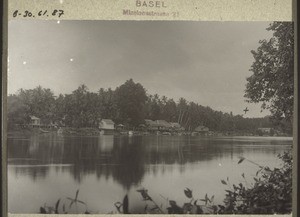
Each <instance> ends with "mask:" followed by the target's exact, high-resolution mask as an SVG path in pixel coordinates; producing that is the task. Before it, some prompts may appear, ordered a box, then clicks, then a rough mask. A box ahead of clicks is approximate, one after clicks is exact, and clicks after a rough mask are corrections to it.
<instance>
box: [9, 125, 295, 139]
mask: <svg viewBox="0 0 300 217" xmlns="http://www.w3.org/2000/svg"><path fill="white" fill-rule="evenodd" d="M52 132H56V133H58V134H61V135H77V136H97V135H129V136H132V135H140V136H146V135H169V136H205V137H212V136H213V137H215V136H218V137H219V136H259V137H291V136H292V135H288V134H284V133H281V134H274V135H268V134H258V133H256V132H245V131H224V132H215V131H209V132H206V133H198V132H189V131H180V132H178V131H173V132H172V131H147V130H144V131H139V130H113V131H109V132H106V131H105V130H104V131H103V130H102V131H101V130H99V129H98V128H91V127H90V128H89V127H85V128H74V127H61V128H51V129H48V128H47V129H44V128H29V127H27V128H14V129H9V130H8V134H12V133H13V134H14V133H17V134H31V133H41V134H43V133H52Z"/></svg>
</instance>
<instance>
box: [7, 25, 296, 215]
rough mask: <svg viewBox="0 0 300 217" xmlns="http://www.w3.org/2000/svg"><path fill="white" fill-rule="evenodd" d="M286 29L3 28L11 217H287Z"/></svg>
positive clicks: (290, 79) (289, 113) (290, 35)
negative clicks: (17, 216)
mask: <svg viewBox="0 0 300 217" xmlns="http://www.w3.org/2000/svg"><path fill="white" fill-rule="evenodd" d="M293 28H294V27H293V23H292V22H237V21H236V22H212V21H210V22H208V21H100V20H98V21H97V20H94V21H88V20H86V21H83V20H12V21H9V23H8V82H7V90H8V96H7V129H8V130H7V137H8V138H7V173H8V174H7V179H8V198H7V199H8V212H9V213H53V214H291V212H292V162H293V159H292V150H293V148H292V146H293V145H292V144H293V134H292V132H293V102H294V30H293Z"/></svg>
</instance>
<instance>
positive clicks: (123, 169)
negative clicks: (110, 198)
mask: <svg viewBox="0 0 300 217" xmlns="http://www.w3.org/2000/svg"><path fill="white" fill-rule="evenodd" d="M287 144H291V141H290V140H285V141H281V140H272V139H269V140H264V139H253V140H252V141H251V139H249V138H248V139H247V140H245V139H243V138H240V139H239V138H214V139H211V138H205V137H204V138H201V137H183V136H181V137H175V136H135V137H127V136H112V135H107V136H97V137H76V136H69V137H68V136H66V137H64V136H60V135H58V134H55V133H50V134H32V135H30V136H27V137H17V136H16V137H14V136H10V137H9V138H8V158H9V161H8V162H9V165H12V168H13V171H14V173H15V175H16V176H17V175H22V174H23V175H27V176H30V177H31V178H32V180H34V181H35V180H37V179H45V178H46V177H47V175H48V173H49V168H50V166H49V165H52V166H53V165H59V167H57V168H56V170H57V171H60V172H68V173H70V174H71V175H72V177H73V178H74V180H76V181H77V182H78V183H81V182H82V180H83V179H84V177H85V176H87V175H89V174H93V175H96V177H97V178H98V179H100V178H101V177H104V178H105V179H109V178H111V177H112V178H113V179H114V180H115V181H117V182H118V183H119V184H121V185H122V186H123V188H124V189H130V188H131V186H135V185H138V184H139V183H140V182H141V181H142V180H143V177H144V175H145V173H147V172H152V173H153V174H154V175H155V174H157V173H158V172H161V173H162V174H164V173H165V171H172V169H173V167H172V166H171V165H183V166H181V167H179V171H180V172H181V173H183V172H184V171H185V169H186V167H185V166H184V165H185V164H187V163H195V162H202V161H205V162H207V161H211V160H213V159H221V158H231V159H233V157H234V156H238V155H243V153H244V152H247V153H250V154H253V156H255V153H273V154H275V153H276V151H277V152H278V148H279V149H280V147H282V145H287ZM284 149H286V146H285V147H284ZM168 165H169V166H168Z"/></svg>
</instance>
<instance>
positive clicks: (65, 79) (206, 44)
mask: <svg viewBox="0 0 300 217" xmlns="http://www.w3.org/2000/svg"><path fill="white" fill-rule="evenodd" d="M268 26H269V22H208V21H205V22H204V21H201V22H200V21H199V22H198V21H197V22H196V21H64V20H63V21H45V20H40V21H39V20H33V21H26V20H25V21H24V20H23V21H20V20H15V21H10V22H9V27H8V28H9V29H8V47H9V50H8V61H9V69H8V93H9V94H13V93H17V91H18V90H19V89H20V88H23V89H32V88H35V87H36V86H38V85H41V86H42V87H44V88H50V89H51V90H53V92H54V94H55V95H58V94H60V93H63V94H67V93H71V92H72V91H73V90H75V89H77V87H78V86H79V85H81V84H85V85H87V87H88V88H89V90H90V91H93V92H97V91H98V90H99V89H100V88H105V89H106V88H109V87H110V88H112V89H115V87H117V86H119V85H121V84H123V83H124V82H125V81H126V80H128V79H130V78H132V79H133V80H134V81H135V82H139V83H141V84H142V85H143V86H144V87H145V89H146V90H147V93H149V94H155V93H157V94H158V95H160V96H163V95H165V96H167V97H168V98H173V99H174V100H175V101H178V99H179V98H180V97H183V98H185V99H187V100H188V101H193V102H196V103H199V104H200V105H203V106H209V107H211V108H212V109H214V110H217V111H222V112H233V114H234V115H237V114H243V113H244V112H243V110H244V109H245V108H246V107H248V109H249V111H248V113H247V114H246V115H244V117H263V116H265V115H268V114H269V112H268V111H263V112H261V109H260V105H259V104H249V103H247V102H246V101H245V98H244V90H245V86H246V83H247V81H246V78H247V77H249V76H251V74H252V72H250V71H249V69H250V67H251V64H252V63H253V61H254V59H253V56H252V54H251V50H256V49H257V48H258V46H259V40H262V39H268V38H270V37H271V36H272V32H270V31H267V30H266V28H267V27H268Z"/></svg>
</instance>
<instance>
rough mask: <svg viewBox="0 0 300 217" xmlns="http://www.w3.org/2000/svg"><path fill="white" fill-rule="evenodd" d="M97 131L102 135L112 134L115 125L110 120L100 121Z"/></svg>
mask: <svg viewBox="0 0 300 217" xmlns="http://www.w3.org/2000/svg"><path fill="white" fill-rule="evenodd" d="M99 129H100V130H101V131H102V132H103V133H110V132H114V130H115V123H114V122H113V121H112V120H111V119H102V120H101V121H100V122H99Z"/></svg>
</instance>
